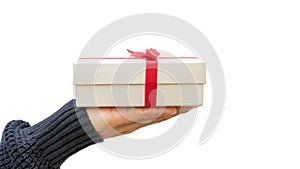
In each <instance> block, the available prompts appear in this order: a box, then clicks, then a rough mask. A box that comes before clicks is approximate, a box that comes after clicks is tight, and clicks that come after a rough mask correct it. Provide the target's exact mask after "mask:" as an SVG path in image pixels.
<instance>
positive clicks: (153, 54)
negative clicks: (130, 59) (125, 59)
mask: <svg viewBox="0 0 300 169" xmlns="http://www.w3.org/2000/svg"><path fill="white" fill-rule="evenodd" d="M127 51H128V52H129V53H131V55H130V56H134V57H137V58H146V59H151V60H156V59H157V57H158V56H159V54H160V53H159V52H158V51H157V50H155V49H152V48H150V49H146V53H144V52H134V51H131V50H129V49H127Z"/></svg>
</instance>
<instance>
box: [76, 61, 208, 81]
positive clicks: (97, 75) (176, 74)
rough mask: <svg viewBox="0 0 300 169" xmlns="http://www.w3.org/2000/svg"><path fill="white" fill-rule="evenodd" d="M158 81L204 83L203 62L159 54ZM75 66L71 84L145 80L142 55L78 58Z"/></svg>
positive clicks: (204, 68)
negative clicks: (161, 56) (140, 56)
mask: <svg viewBox="0 0 300 169" xmlns="http://www.w3.org/2000/svg"><path fill="white" fill-rule="evenodd" d="M157 62H158V68H157V84H180V83H187V84H194V83H197V84H199V83H200V84H203V83H205V81H206V71H205V70H206V65H205V63H203V62H202V60H201V59H200V58H197V57H163V58H158V59H157ZM73 68H74V85H97V84H99V85H101V84H145V75H146V73H145V72H146V71H145V70H146V59H144V58H135V57H128V58H81V59H79V60H78V62H77V63H76V64H74V65H73Z"/></svg>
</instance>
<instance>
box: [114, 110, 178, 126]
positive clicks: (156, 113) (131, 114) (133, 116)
mask: <svg viewBox="0 0 300 169" xmlns="http://www.w3.org/2000/svg"><path fill="white" fill-rule="evenodd" d="M118 111H119V113H120V114H121V115H122V116H123V117H124V118H126V119H127V120H129V121H132V122H137V123H148V122H151V121H153V120H155V119H157V118H158V117H160V116H166V115H168V114H172V113H175V112H176V108H175V107H150V108H126V109H118Z"/></svg>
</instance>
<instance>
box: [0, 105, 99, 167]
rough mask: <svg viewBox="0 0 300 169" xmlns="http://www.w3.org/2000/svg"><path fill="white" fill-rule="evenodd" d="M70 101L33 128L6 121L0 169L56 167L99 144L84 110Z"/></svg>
mask: <svg viewBox="0 0 300 169" xmlns="http://www.w3.org/2000/svg"><path fill="white" fill-rule="evenodd" d="M74 102H75V100H71V101H70V102H68V103H67V104H65V105H64V106H63V107H62V108H60V109H59V110H58V111H57V112H55V113H54V114H53V115H51V116H50V117H48V118H47V119H45V120H43V121H41V122H40V123H38V124H36V125H34V126H30V125H29V124H28V123H27V122H24V121H21V120H15V121H11V122H9V123H8V124H7V125H6V127H5V129H4V131H3V135H2V140H1V143H0V169H17V168H20V169H24V168H28V169H32V168H34V169H40V168H41V169H48V168H59V167H60V166H61V164H62V163H63V162H64V161H65V160H66V159H67V158H68V157H70V156H71V155H73V154H74V153H76V152H78V151H80V150H82V149H84V148H86V147H88V146H90V145H92V144H94V143H99V142H102V141H103V139H102V138H101V137H100V135H99V134H98V133H97V132H96V131H95V129H94V127H93V126H92V124H91V122H90V120H89V117H88V115H87V113H86V111H85V109H84V108H77V107H75V103H74Z"/></svg>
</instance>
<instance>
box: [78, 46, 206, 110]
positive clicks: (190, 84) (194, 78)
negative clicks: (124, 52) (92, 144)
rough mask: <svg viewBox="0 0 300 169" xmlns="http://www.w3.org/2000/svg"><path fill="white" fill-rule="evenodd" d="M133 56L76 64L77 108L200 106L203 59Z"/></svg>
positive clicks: (153, 52)
mask: <svg viewBox="0 0 300 169" xmlns="http://www.w3.org/2000/svg"><path fill="white" fill-rule="evenodd" d="M129 52H131V56H125V57H103V58H80V59H79V60H78V62H77V63H76V64H74V86H75V97H76V106H77V107H155V106H199V105H202V104H203V85H204V84H205V81H206V66H205V63H203V62H202V61H201V59H200V58H199V57H168V56H165V57H163V56H159V53H158V52H157V51H156V50H154V49H150V50H147V51H146V53H143V52H132V51H129Z"/></svg>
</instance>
